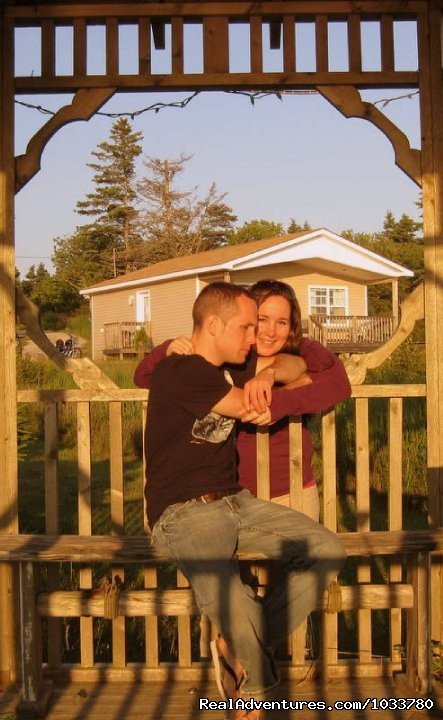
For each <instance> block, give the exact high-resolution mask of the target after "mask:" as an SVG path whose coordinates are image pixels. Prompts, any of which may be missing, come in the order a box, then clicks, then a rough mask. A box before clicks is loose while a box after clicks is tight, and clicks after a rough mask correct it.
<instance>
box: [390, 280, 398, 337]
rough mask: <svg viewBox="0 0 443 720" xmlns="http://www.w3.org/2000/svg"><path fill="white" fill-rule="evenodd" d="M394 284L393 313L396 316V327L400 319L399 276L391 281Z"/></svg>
mask: <svg viewBox="0 0 443 720" xmlns="http://www.w3.org/2000/svg"><path fill="white" fill-rule="evenodd" d="M391 285H392V315H393V316H394V327H395V328H396V327H397V325H398V320H399V312H398V310H399V305H398V278H394V280H392V281H391Z"/></svg>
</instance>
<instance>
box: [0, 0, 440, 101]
mask: <svg viewBox="0 0 443 720" xmlns="http://www.w3.org/2000/svg"><path fill="white" fill-rule="evenodd" d="M59 5H60V4H59ZM224 5H226V3H217V2H214V3H200V2H198V3H166V2H165V3H163V2H152V3H132V4H131V3H129V4H125V5H123V4H120V5H116V6H113V5H112V4H111V3H107V4H102V3H90V4H89V5H88V6H87V7H85V4H78V5H71V4H69V5H67V6H66V7H64V6H63V7H62V6H61V5H60V6H57V8H56V9H55V10H54V8H53V7H51V6H48V7H45V6H42V7H39V9H38V11H35V9H34V7H33V6H32V5H31V4H29V5H28V7H21V6H20V7H19V6H17V7H16V6H14V7H10V8H8V9H7V10H6V17H7V18H11V21H12V22H14V24H15V26H16V27H17V28H18V29H20V28H21V27H33V28H36V29H38V34H39V36H40V43H39V45H41V57H38V56H37V57H35V58H34V59H32V63H33V67H35V68H38V70H37V71H36V72H33V73H29V74H28V75H27V76H26V75H22V76H19V77H17V78H16V91H17V92H24V93H33V92H39V91H42V89H45V90H46V91H48V89H49V88H57V89H58V90H59V91H65V92H66V91H72V90H73V89H75V90H76V89H77V88H78V87H79V78H82V87H85V88H86V87H87V88H97V87H99V88H102V87H105V86H114V87H116V88H117V89H119V88H126V89H131V90H133V91H136V90H142V91H144V90H146V89H147V88H152V87H155V88H156V87H158V85H159V84H160V83H159V79H158V75H159V70H158V67H157V65H158V57H159V51H162V52H163V56H164V59H163V57H162V58H161V59H162V60H163V62H162V67H161V70H160V72H161V86H162V87H163V88H168V89H173V88H175V89H185V88H186V89H189V88H196V89H197V88H199V87H201V86H206V85H207V83H208V77H210V79H211V83H212V85H213V87H214V88H215V87H219V88H224V87H226V86H232V85H241V86H244V85H245V83H250V84H253V85H255V87H257V88H264V87H275V86H278V85H280V86H281V85H286V86H306V85H326V84H337V83H339V84H340V85H344V84H350V85H353V86H357V87H358V86H360V87H367V86H371V85H380V84H381V85H383V83H386V81H387V79H388V80H389V82H391V83H392V84H393V85H396V86H397V87H401V86H406V87H414V86H415V85H416V84H417V79H418V73H417V71H416V69H415V68H416V67H417V65H416V63H414V62H413V58H411V63H410V65H409V69H408V70H403V69H400V68H397V67H396V63H395V55H396V50H397V37H396V33H395V32H394V29H395V25H394V19H395V21H396V22H398V21H399V20H402V19H404V20H407V21H409V22H410V23H413V22H416V20H417V17H418V16H419V14H420V13H421V12H425V11H426V3H425V2H420V1H416V2H414V3H413V5H414V8H413V9H411V8H410V5H411V3H408V4H406V5H404V6H403V5H402V4H401V3H399V2H395V1H393V2H384V3H381V2H379V3H375V5H376V7H374V2H362V3H359V6H358V7H357V8H356V7H354V6H353V5H352V4H349V3H345V2H341V3H340V2H337V3H335V4H334V3H328V2H327V3H318V4H317V6H316V7H314V8H313V7H311V4H310V3H303V2H292V3H289V2H280V3H275V2H256V3H253V4H252V5H251V3H248V2H237V3H232V2H231V3H229V4H228V6H227V7H224ZM365 21H371V23H372V24H373V26H374V27H375V26H376V28H377V30H378V34H379V37H380V45H381V50H382V52H381V51H380V53H379V57H378V58H377V60H378V62H377V60H374V59H373V58H372V57H371V58H370V59H371V61H372V62H371V63H368V52H367V50H366V45H365V41H364V30H365V28H364V22H365ZM337 22H339V23H340V24H341V25H342V26H343V28H344V32H345V33H346V35H347V42H346V40H343V44H344V45H345V47H344V48H343V50H344V53H345V54H346V60H345V61H344V63H342V64H341V66H340V67H339V68H337V60H336V57H335V56H334V52H333V48H332V47H331V46H332V43H331V38H330V36H331V27H332V26H333V24H336V23H337ZM239 23H241V24H242V25H243V28H244V32H243V37H244V38H245V40H246V42H247V43H248V45H249V48H250V59H249V62H247V63H244V64H243V66H242V67H240V68H239V67H238V60H237V59H236V46H238V45H239V43H235V40H234V38H235V35H234V34H233V33H232V30H233V29H234V30H235V29H236V28H235V26H238V24H239ZM128 25H129V26H130V30H131V31H132V41H133V44H134V47H135V48H137V51H136V52H137V56H136V58H135V61H134V63H133V66H132V67H131V68H130V69H128V63H127V62H126V63H125V62H124V58H123V57H122V48H121V40H120V29H121V28H122V27H124V26H128ZM59 26H63V29H64V33H65V36H64V37H66V35H67V34H68V35H69V36H70V38H71V42H70V43H66V42H65V46H64V47H65V48H66V53H68V52H69V47H70V46H71V47H72V50H71V57H70V58H69V59H68V57H66V61H65V65H64V67H65V66H69V64H70V66H71V67H72V68H73V71H72V72H71V74H69V73H66V70H65V71H64V72H61V71H60V70H59V68H58V64H57V62H56V54H57V49H58V46H59V44H60V43H61V42H62V37H63V36H61V34H60V33H59ZM90 26H95V27H98V28H99V29H100V30H101V31H102V32H103V34H104V36H105V39H104V48H103V67H101V68H100V69H97V67H96V66H94V69H93V70H92V71H91V70H90V69H89V63H88V60H89V58H90V55H91V51H90V44H91V43H92V42H93V40H92V39H91V38H90V37H89V33H88V29H89V27H90ZM306 26H309V30H310V32H309V38H311V40H310V44H311V46H312V56H313V58H314V61H313V63H311V62H310V56H309V58H308V57H305V56H303V55H302V52H301V48H300V47H299V45H301V44H300V43H299V42H298V41H297V35H298V33H299V31H300V29H301V30H302V31H303V30H304V29H305V27H306ZM189 30H190V32H188V31H189ZM264 38H267V39H268V40H267V42H266V45H265V43H264ZM267 47H270V48H271V49H273V50H276V49H277V50H278V49H281V53H280V55H279V57H280V67H279V69H278V70H277V71H275V70H274V71H269V70H268V69H267V68H266V64H267V63H266V61H267V57H266V50H267ZM412 48H413V43H412V42H411V53H412ZM69 60H70V63H69ZM308 63H309V64H308ZM307 65H308V66H307ZM368 66H369V67H370V69H367V68H368ZM122 68H124V70H122ZM103 76H105V78H106V82H104V79H103Z"/></svg>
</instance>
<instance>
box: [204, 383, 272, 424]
mask: <svg viewBox="0 0 443 720" xmlns="http://www.w3.org/2000/svg"><path fill="white" fill-rule="evenodd" d="M212 410H213V411H214V412H216V413H218V414H219V415H225V416H226V417H231V418H235V419H236V420H242V421H243V422H251V423H254V424H255V425H260V424H262V423H264V422H265V421H267V422H268V421H269V420H268V412H269V411H268V408H267V407H266V409H265V411H261V410H258V411H257V410H254V408H251V409H250V410H248V409H247V408H246V407H245V404H244V395H243V390H240V388H236V387H233V388H231V389H230V390H229V392H228V393H227V394H226V395H225V396H224V397H223V398H222V399H221V400H219V401H218V403H217V404H216V405H214V407H213V408H212Z"/></svg>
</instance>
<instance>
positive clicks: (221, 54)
mask: <svg viewBox="0 0 443 720" xmlns="http://www.w3.org/2000/svg"><path fill="white" fill-rule="evenodd" d="M203 57H204V72H205V73H228V72H229V28H228V18H227V17H205V18H203Z"/></svg>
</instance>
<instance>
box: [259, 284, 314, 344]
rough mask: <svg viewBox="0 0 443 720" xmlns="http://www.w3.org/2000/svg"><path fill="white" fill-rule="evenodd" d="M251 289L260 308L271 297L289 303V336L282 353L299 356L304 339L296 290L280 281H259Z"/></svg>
mask: <svg viewBox="0 0 443 720" xmlns="http://www.w3.org/2000/svg"><path fill="white" fill-rule="evenodd" d="M248 289H249V292H250V294H251V296H252V297H253V298H254V300H255V301H256V303H257V305H258V307H259V308H260V305H261V304H262V303H264V301H265V300H267V299H268V298H270V297H275V296H277V297H283V298H285V299H286V300H287V301H288V303H289V335H288V339H287V340H286V343H285V345H284V347H283V348H282V350H281V352H287V353H292V355H298V353H299V346H300V341H301V339H302V337H303V330H302V325H301V310H300V305H299V304H298V300H297V297H296V295H295V292H294V289H293V288H292V287H291V286H290V285H288V284H287V283H284V282H281V281H280V280H259V281H258V282H256V283H254V285H252V286H251V287H250V288H248Z"/></svg>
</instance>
